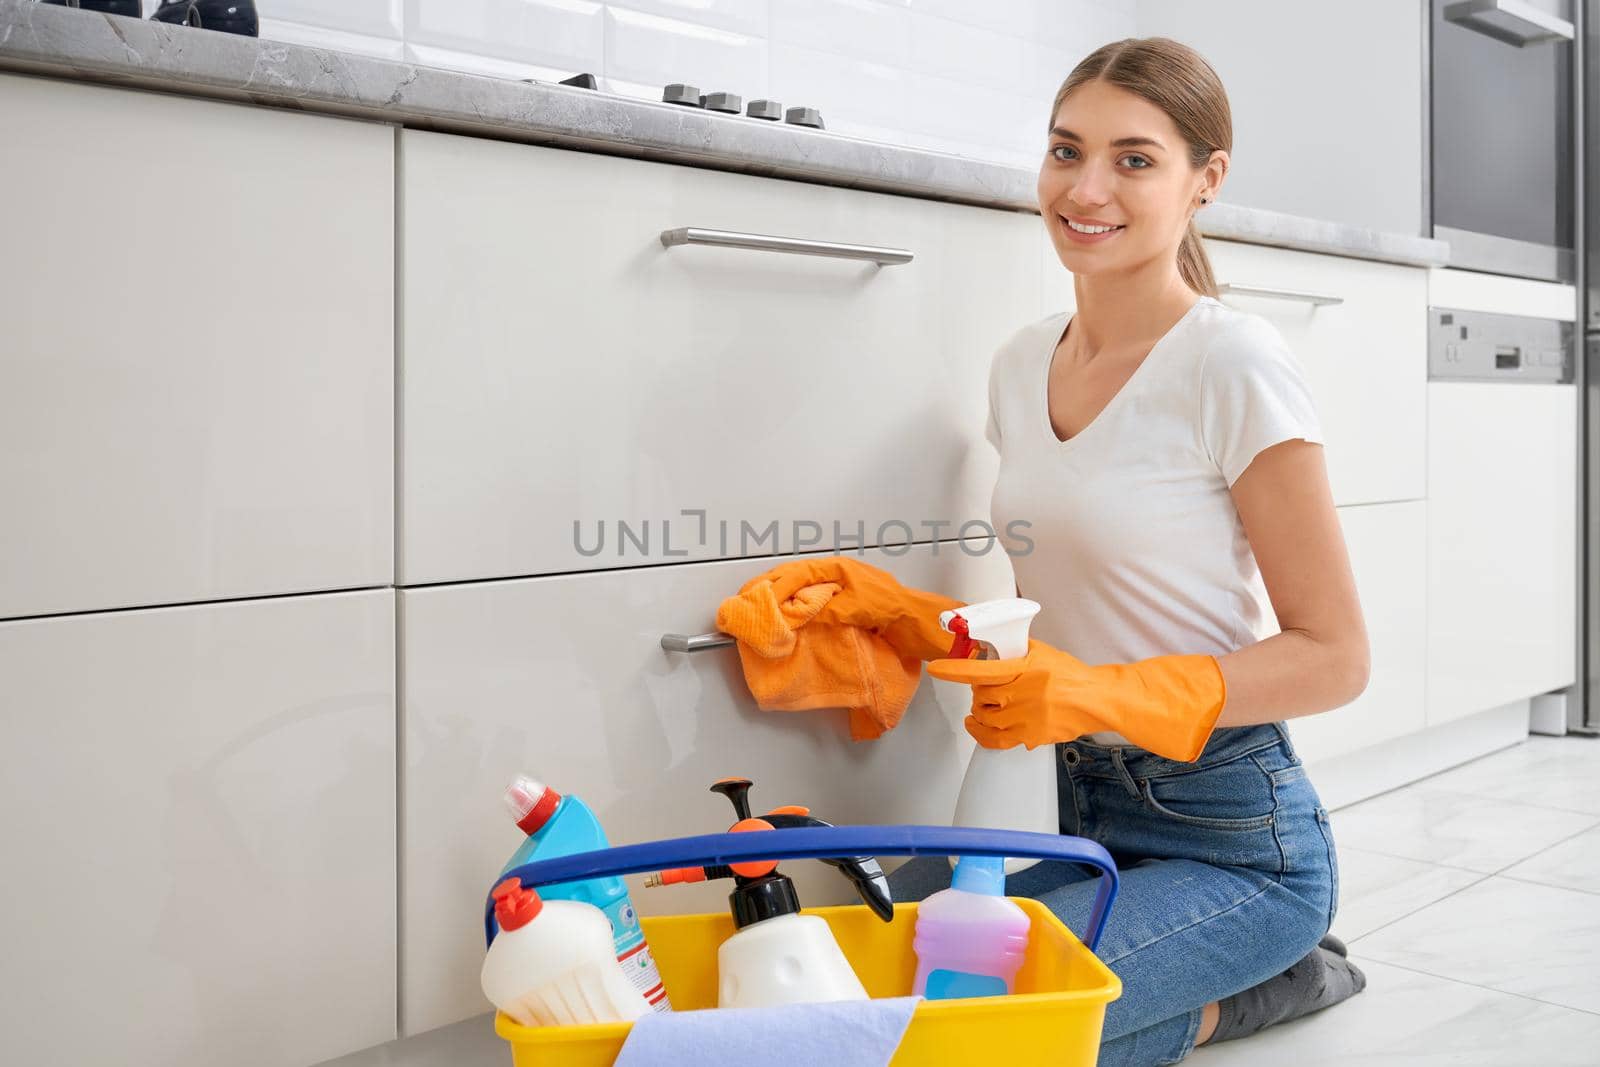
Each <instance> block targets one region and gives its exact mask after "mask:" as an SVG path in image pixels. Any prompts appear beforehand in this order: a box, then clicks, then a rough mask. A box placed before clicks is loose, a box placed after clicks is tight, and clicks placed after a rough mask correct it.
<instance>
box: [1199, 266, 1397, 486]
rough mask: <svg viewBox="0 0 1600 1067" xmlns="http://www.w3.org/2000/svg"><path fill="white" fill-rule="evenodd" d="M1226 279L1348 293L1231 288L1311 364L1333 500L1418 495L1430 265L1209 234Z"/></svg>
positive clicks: (1233, 297)
mask: <svg viewBox="0 0 1600 1067" xmlns="http://www.w3.org/2000/svg"><path fill="white" fill-rule="evenodd" d="M1206 250H1207V252H1208V253H1209V254H1210V256H1211V262H1212V268H1213V271H1214V273H1215V275H1216V280H1217V282H1218V284H1219V285H1222V284H1233V285H1240V286H1252V287H1257V288H1267V289H1283V290H1294V291H1298V292H1308V293H1316V294H1320V295H1327V296H1335V297H1341V298H1342V299H1343V301H1344V302H1343V303H1341V304H1335V305H1322V306H1314V305H1312V304H1310V303H1307V302H1305V301H1301V300H1292V299H1282V298H1273V297H1266V296H1259V295H1249V294H1245V293H1242V292H1235V293H1227V292H1225V293H1224V294H1223V296H1222V301H1223V302H1224V303H1225V304H1227V305H1228V306H1229V307H1234V308H1238V309H1239V310H1241V311H1247V312H1250V313H1251V314H1255V315H1260V316H1261V317H1263V318H1265V319H1266V320H1268V321H1269V322H1271V323H1272V325H1273V326H1275V327H1277V329H1278V332H1279V333H1280V334H1282V335H1283V339H1284V340H1285V341H1286V342H1287V343H1288V345H1289V349H1290V351H1292V352H1293V353H1294V354H1295V356H1296V357H1297V358H1298V359H1299V361H1300V364H1301V366H1302V367H1303V368H1304V369H1305V374H1306V380H1307V382H1308V383H1309V384H1310V386H1311V392H1312V396H1313V399H1314V400H1315V403H1316V406H1317V414H1318V417H1319V418H1320V420H1321V422H1322V429H1323V434H1324V436H1325V437H1326V438H1327V460H1328V478H1329V481H1330V483H1331V484H1332V487H1333V498H1334V502H1335V503H1336V504H1340V505H1347V504H1378V503H1385V502H1391V501H1397V500H1420V499H1422V498H1423V496H1424V495H1425V492H1424V490H1425V477H1426V474H1425V450H1426V445H1425V437H1424V435H1425V429H1426V415H1427V382H1428V347H1427V346H1428V338H1427V326H1428V322H1427V311H1428V272H1427V271H1426V270H1424V269H1422V268H1420V267H1402V266H1397V265H1395V264H1391V263H1373V262H1369V261H1367V260H1359V259H1346V258H1344V257H1341V256H1330V255H1321V254H1318V253H1313V252H1298V251H1293V250H1290V249H1284V248H1269V247H1266V246H1264V245H1249V244H1242V243H1239V242H1234V241H1216V240H1207V241H1206Z"/></svg>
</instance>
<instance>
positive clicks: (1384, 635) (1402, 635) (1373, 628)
mask: <svg viewBox="0 0 1600 1067" xmlns="http://www.w3.org/2000/svg"><path fill="white" fill-rule="evenodd" d="M1427 508H1428V504H1427V503H1426V502H1424V501H1420V500H1414V501H1407V502H1404V503H1398V504H1379V505H1373V506H1370V507H1355V508H1340V509H1339V521H1340V524H1341V526H1342V527H1343V529H1344V539H1345V545H1346V547H1348V548H1349V550H1350V567H1351V569H1352V570H1353V571H1354V572H1355V576H1356V591H1357V592H1358V593H1359V594H1360V597H1361V609H1362V615H1363V616H1364V617H1365V619H1366V623H1367V640H1368V643H1369V646H1370V648H1371V651H1372V671H1371V674H1370V676H1369V678H1368V680H1367V688H1366V691H1365V692H1364V693H1362V694H1361V695H1360V696H1359V697H1357V698H1356V699H1355V700H1354V701H1352V702H1351V703H1349V704H1347V705H1345V706H1344V707H1342V708H1338V709H1336V710H1334V711H1329V712H1325V713H1323V714H1321V715H1309V716H1305V717H1303V718H1298V719H1290V720H1289V733H1290V735H1291V736H1292V737H1293V738H1294V744H1295V748H1296V749H1297V750H1298V751H1299V753H1300V756H1301V758H1303V759H1304V760H1306V762H1308V763H1314V762H1316V761H1317V760H1321V759H1326V758H1329V757H1331V756H1339V755H1343V754H1344V753H1346V752H1354V751H1356V750H1358V749H1363V748H1367V747H1369V746H1371V745H1376V744H1379V743H1381V742H1384V741H1387V740H1389V739H1390V738H1394V737H1399V736H1401V735H1402V734H1409V733H1415V732H1416V731H1418V730H1421V729H1422V728H1423V726H1424V725H1425V724H1424V721H1423V708H1424V703H1423V701H1424V691H1423V665H1424V660H1425V659H1426V653H1427V644H1426V641H1427V636H1426V608H1427V604H1426V600H1425V597H1426V586H1427V583H1426V580H1425V575H1426V567H1425V565H1424V551H1425V546H1426V541H1427Z"/></svg>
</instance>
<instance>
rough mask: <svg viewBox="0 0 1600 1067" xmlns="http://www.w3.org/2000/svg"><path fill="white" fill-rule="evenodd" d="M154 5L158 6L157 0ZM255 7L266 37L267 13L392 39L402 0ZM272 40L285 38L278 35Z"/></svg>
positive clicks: (289, 1) (269, 0)
mask: <svg viewBox="0 0 1600 1067" xmlns="http://www.w3.org/2000/svg"><path fill="white" fill-rule="evenodd" d="M154 6H155V7H159V6H160V3H159V0H157V3H156V4H155V5H154ZM256 6H257V7H258V8H259V10H260V12H261V26H262V34H261V35H262V36H263V37H265V36H266V32H265V31H266V25H267V22H268V16H271V21H272V22H274V23H277V22H293V23H298V24H299V25H302V26H320V27H324V28H326V29H330V30H342V31H343V32H345V33H352V34H361V35H363V36H368V37H380V38H382V37H390V38H394V39H395V40H399V39H400V36H401V33H400V28H401V25H402V23H403V18H402V12H403V10H404V5H403V2H402V0H262V2H261V3H259V4H258V5H256ZM274 40H280V41H281V40H288V38H286V37H278V38H274Z"/></svg>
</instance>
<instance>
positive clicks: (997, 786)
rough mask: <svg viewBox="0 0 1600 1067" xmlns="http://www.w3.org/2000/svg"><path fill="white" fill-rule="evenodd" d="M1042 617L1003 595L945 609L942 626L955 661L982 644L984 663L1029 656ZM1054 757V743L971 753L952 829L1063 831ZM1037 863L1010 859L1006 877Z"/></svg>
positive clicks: (1035, 608)
mask: <svg viewBox="0 0 1600 1067" xmlns="http://www.w3.org/2000/svg"><path fill="white" fill-rule="evenodd" d="M1037 614H1039V605H1038V603H1036V602H1035V601H1032V600H1025V599H1023V598H1022V597H1004V598H1002V599H1000V600H985V601H983V602H982V603H978V604H967V605H965V606H964V607H960V608H956V609H955V610H953V611H946V612H944V613H943V614H941V615H940V616H939V625H940V626H943V627H944V628H945V629H946V630H948V631H949V632H950V633H953V634H955V635H956V638H957V640H956V643H955V647H954V648H952V649H951V651H950V655H951V656H952V657H954V658H957V659H962V658H965V657H966V656H967V654H968V653H970V652H971V650H972V647H973V646H974V645H978V646H981V647H982V649H983V653H984V655H983V658H984V659H1020V658H1021V657H1023V656H1026V655H1027V654H1028V624H1029V623H1031V622H1032V621H1033V617H1034V616H1035V615H1037ZM1055 759H1056V747H1055V746H1054V745H1040V746H1039V747H1038V748H1035V749H1034V750H1033V751H1031V752H1030V751H1028V749H1026V748H1024V747H1022V746H1021V745H1018V746H1017V747H1015V748H984V747H983V746H982V745H979V746H978V747H977V748H975V749H973V750H972V760H971V762H969V763H968V764H967V776H966V778H964V779H963V780H962V782H961V795H960V796H959V797H957V798H956V814H955V818H954V820H952V822H953V825H956V826H974V827H986V828H989V829H994V830H1031V831H1033V832H1035V833H1042V834H1058V833H1060V832H1061V815H1060V811H1059V810H1058V809H1057V807H1056V763H1055ZM956 859H957V857H955V856H952V857H951V858H950V862H951V863H952V864H954V863H955V862H956ZM1038 862H1039V861H1038V860H1032V859H1010V858H1007V860H1006V873H1007V874H1015V873H1017V872H1018V871H1025V870H1027V869H1028V868H1029V867H1032V866H1033V865H1034V864H1035V863H1038Z"/></svg>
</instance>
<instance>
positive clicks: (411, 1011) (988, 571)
mask: <svg viewBox="0 0 1600 1067" xmlns="http://www.w3.org/2000/svg"><path fill="white" fill-rule="evenodd" d="M982 544H983V542H981V541H979V542H977V544H976V545H972V544H971V543H969V546H970V547H971V551H972V552H973V553H974V554H973V555H967V554H966V553H965V552H963V551H961V550H960V549H959V547H958V546H956V545H953V544H950V543H948V542H947V543H945V544H943V545H941V546H939V551H938V553H937V555H935V552H934V546H932V545H927V544H923V545H918V546H916V548H915V549H914V550H912V551H911V552H908V553H906V554H905V555H904V556H900V557H897V558H891V557H889V556H887V555H886V554H884V553H878V552H868V553H866V554H865V558H866V560H867V561H868V562H871V563H873V564H875V565H877V566H881V567H884V568H886V569H888V570H890V571H892V572H894V573H895V574H896V575H897V576H898V577H899V578H900V579H901V580H902V581H903V582H905V583H906V584H908V585H912V586H915V587H918V588H925V589H938V590H941V591H944V592H947V593H948V594H949V595H951V596H955V597H959V598H961V599H963V600H968V601H972V600H981V599H991V598H994V597H999V596H1006V595H1009V594H1011V592H1012V581H1013V575H1012V570H1011V565H1010V561H1009V559H1008V557H1007V556H1006V555H1005V553H1004V552H1002V551H1000V550H999V549H998V548H996V550H995V551H992V552H989V553H983V554H978V553H980V552H981V549H980V547H979V546H981V545H982ZM771 563H772V561H771V560H728V561H721V562H712V563H694V564H684V565H677V566H670V567H646V568H641V569H637V570H631V571H622V570H616V569H611V570H600V571H595V572H593V573H590V574H575V575H557V576H550V577H544V578H533V579H521V580H512V581H498V582H473V583H467V584H460V585H440V586H432V587H429V588H425V589H406V590H402V591H401V592H400V617H401V647H402V649H403V650H404V651H403V656H402V660H401V676H402V682H401V691H402V693H403V694H404V697H403V707H402V712H401V714H402V720H403V721H402V729H403V736H404V738H405V740H404V751H405V768H404V772H403V776H402V783H403V789H402V793H401V805H402V808H401V826H402V828H403V829H402V836H401V859H400V872H401V882H402V884H403V885H404V886H405V893H404V896H403V899H402V911H401V926H400V931H401V951H400V958H401V966H402V975H401V1005H402V1007H401V1016H402V1018H403V1020H404V1024H405V1029H406V1031H407V1032H408V1033H418V1032H421V1031H424V1030H428V1029H431V1028H433V1027H436V1026H441V1025H443V1024H445V1023H449V1022H453V1021H455V1020H457V1019H463V1018H467V1017H468V1016H471V1015H475V1014H477V1013H479V1012H482V1011H484V1010H486V1008H487V1005H486V1004H485V1003H484V1001H483V994H482V992H481V991H480V990H479V987H478V970H479V968H480V967H481V965H482V958H483V938H482V929H483V928H482V907H483V900H484V897H485V895H486V894H487V893H488V890H489V887H490V885H491V884H492V882H493V880H494V876H495V874H496V873H497V872H498V871H499V870H500V868H501V866H502V865H503V864H504V863H505V861H506V860H507V859H508V858H509V857H510V855H511V853H512V851H513V850H514V849H515V848H516V847H517V845H518V844H519V843H520V842H521V840H522V835H521V834H520V832H519V831H518V830H517V828H516V826H515V825H514V824H513V823H512V822H511V820H510V819H509V818H508V817H507V816H506V813H505V811H504V810H503V808H502V806H501V802H500V792H501V790H502V789H504V787H505V785H506V783H507V782H509V781H510V779H511V777H512V776H513V775H516V774H519V773H526V774H530V775H532V776H534V777H535V778H538V779H540V780H541V781H545V782H547V783H548V784H550V785H552V786H554V787H555V788H556V789H557V790H568V791H571V792H573V793H577V794H579V795H581V796H582V797H583V799H584V801H585V802H586V803H588V804H589V805H590V806H591V807H592V808H593V809H594V811H595V813H596V814H597V815H598V816H599V818H600V821H601V824H602V825H603V826H604V827H605V829H606V833H607V835H608V836H609V837H610V839H611V841H612V842H613V843H618V844H620V843H628V842H637V841H645V840H652V839H657V838H665V837H679V836H683V835H686V834H695V833H714V832H717V831H721V830H724V829H726V828H727V827H728V826H729V825H730V824H731V823H732V822H733V818H732V815H731V812H730V810H729V808H728V804H727V801H726V800H724V799H723V798H722V797H720V796H717V795H715V794H713V793H711V792H709V791H708V790H709V787H710V786H711V783H712V782H714V781H715V780H717V779H718V778H722V777H726V776H728V775H735V774H737V775H743V776H745V777H748V778H751V779H753V780H754V782H755V788H754V790H753V792H752V801H751V802H752V804H753V805H756V806H762V805H765V807H763V808H762V810H767V809H769V808H772V807H776V806H778V805H780V804H804V805H808V806H810V807H811V808H813V810H814V811H815V814H816V815H817V816H818V817H819V818H822V819H826V820H828V821H830V822H838V823H935V824H937V823H946V822H948V820H949V819H950V816H951V814H952V812H953V811H954V809H955V798H956V794H957V792H958V791H959V789H960V783H961V778H962V776H963V774H964V773H965V770H966V763H967V757H968V755H969V754H970V752H971V750H972V741H971V739H970V737H969V736H968V735H967V733H966V731H965V729H964V728H963V727H962V720H963V719H964V718H965V717H966V715H967V712H968V710H969V708H970V705H971V699H972V697H971V693H972V691H971V689H970V688H969V687H967V686H960V685H953V684H950V683H945V682H938V681H934V680H930V679H928V678H927V677H926V676H924V679H923V682H922V687H921V688H920V689H919V690H918V692H917V695H916V697H915V699H914V700H913V702H912V704H911V706H910V707H909V708H908V709H907V710H906V713H905V716H904V718H903V719H902V720H901V722H900V724H899V725H898V726H897V727H895V728H894V729H893V730H891V731H890V732H889V733H887V734H885V735H884V736H883V737H881V738H879V739H877V740H874V741H861V742H852V741H851V740H849V735H848V732H847V729H846V724H845V712H844V711H843V710H842V709H839V710H822V711H809V712H792V713H781V712H772V711H762V710H759V709H758V708H756V706H755V703H754V701H753V699H752V698H751V696H750V693H749V689H748V687H747V685H746V683H745V681H744V676H743V672H742V669H741V667H740V663H739V657H738V652H737V651H736V650H735V649H734V648H731V647H729V648H720V649H711V650H707V651H702V652H695V653H678V652H666V651H663V649H662V648H661V644H660V640H661V636H662V635H663V634H664V633H683V634H698V633H706V632H710V631H712V630H713V629H714V628H715V627H714V625H713V620H714V617H715V614H716V609H717V606H718V605H719V604H720V603H721V602H722V600H723V599H724V598H725V597H728V596H731V595H733V594H734V593H736V592H737V591H738V589H739V586H740V585H742V584H743V583H744V582H745V581H747V580H748V579H749V578H751V577H753V576H755V575H756V574H759V573H761V572H762V571H764V570H766V569H767V568H768V567H769V566H771ZM788 873H789V874H790V876H791V877H793V878H794V879H795V882H796V884H797V886H798V888H799V892H800V896H801V899H802V901H804V902H805V903H806V904H808V905H820V904H827V903H845V902H847V900H848V899H849V898H850V890H849V888H848V885H847V883H845V882H844V880H843V879H841V878H839V876H838V875H837V874H836V873H835V872H833V871H832V869H831V868H826V867H824V866H822V865H820V864H811V863H796V864H794V865H793V867H792V869H788ZM632 884H633V886H634V888H635V891H634V894H633V900H634V905H635V907H637V908H638V909H639V910H640V911H641V912H643V913H645V914H655V913H670V912H697V911H698V912H707V911H709V912H717V911H721V910H723V909H725V908H726V907H727V894H728V888H729V887H728V886H727V885H726V884H721V883H707V884H703V885H699V886H675V887H671V888H664V889H655V890H643V889H639V888H638V882H637V880H635V881H634V882H633V883H632Z"/></svg>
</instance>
